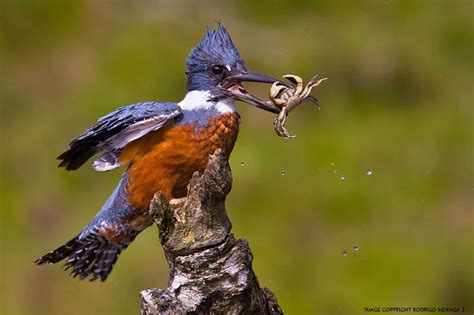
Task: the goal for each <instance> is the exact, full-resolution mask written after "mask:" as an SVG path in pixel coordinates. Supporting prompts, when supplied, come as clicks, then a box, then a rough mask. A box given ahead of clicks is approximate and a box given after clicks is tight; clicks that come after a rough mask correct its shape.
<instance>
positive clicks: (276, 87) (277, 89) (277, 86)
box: [270, 82, 286, 105]
mask: <svg viewBox="0 0 474 315" xmlns="http://www.w3.org/2000/svg"><path fill="white" fill-rule="evenodd" d="M284 89H286V87H285V86H284V85H282V84H281V83H280V82H275V83H273V84H272V87H271V88H270V98H271V99H272V102H273V103H275V104H276V105H283V104H285V103H286V101H285V100H282V99H278V98H277V97H278V95H279V94H280V93H281V91H283V90H284Z"/></svg>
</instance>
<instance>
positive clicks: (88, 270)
mask: <svg viewBox="0 0 474 315" xmlns="http://www.w3.org/2000/svg"><path fill="white" fill-rule="evenodd" d="M127 246H128V243H127V244H123V243H122V244H114V243H111V242H109V241H107V240H105V239H104V238H102V237H100V236H98V235H97V234H93V233H91V234H88V235H87V236H85V237H84V238H80V237H79V236H76V237H75V238H73V239H72V240H70V241H69V242H67V243H66V244H64V245H63V246H61V247H59V248H57V249H55V250H53V251H52V252H50V253H48V254H46V255H44V256H42V257H40V258H38V259H37V260H36V261H35V264H37V265H44V264H55V263H57V262H60V261H61V260H63V259H65V258H68V259H67V260H66V264H65V265H64V267H65V269H66V270H68V269H71V275H72V276H73V277H77V276H79V278H80V279H85V278H87V277H90V280H91V281H93V280H96V279H98V278H100V280H101V281H105V279H107V276H108V275H109V273H110V272H111V271H112V268H113V266H114V264H115V262H116V261H117V258H118V256H119V255H120V253H121V252H122V251H123V250H124V249H125V248H127Z"/></svg>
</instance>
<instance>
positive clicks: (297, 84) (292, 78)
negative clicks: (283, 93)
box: [283, 74, 303, 95]
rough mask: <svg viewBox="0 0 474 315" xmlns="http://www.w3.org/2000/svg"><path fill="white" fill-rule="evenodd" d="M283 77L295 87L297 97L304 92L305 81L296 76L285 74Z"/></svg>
mask: <svg viewBox="0 0 474 315" xmlns="http://www.w3.org/2000/svg"><path fill="white" fill-rule="evenodd" d="M283 77H284V78H285V79H287V80H288V81H290V82H291V83H293V84H294V85H295V88H296V91H295V95H300V94H301V92H302V91H303V79H302V78H301V77H299V76H297V75H294V74H285V75H284V76H283Z"/></svg>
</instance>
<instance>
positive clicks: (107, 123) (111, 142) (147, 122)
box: [58, 102, 181, 171]
mask: <svg viewBox="0 0 474 315" xmlns="http://www.w3.org/2000/svg"><path fill="white" fill-rule="evenodd" d="M179 115H181V108H180V107H179V106H178V105H177V104H175V103H156V102H146V103H138V104H133V105H129V106H124V107H121V108H119V109H117V110H115V111H113V112H111V113H110V114H108V115H106V116H104V117H102V118H99V120H98V122H97V124H95V125H93V126H91V127H90V128H89V129H87V130H86V131H85V132H84V133H83V134H81V135H80V136H79V137H77V138H76V139H74V140H73V141H72V142H71V143H70V144H69V148H70V149H69V150H67V151H66V152H64V153H63V154H61V155H60V156H58V159H59V160H61V162H60V163H59V167H64V168H66V169H67V170H75V169H78V168H79V167H80V166H81V165H83V164H84V163H85V162H86V161H87V160H88V159H89V158H91V157H92V156H93V155H95V154H96V153H100V152H102V153H103V155H102V156H101V157H100V158H98V159H97V160H96V161H95V162H94V165H93V166H94V168H95V169H96V170H98V171H107V170H111V169H114V168H116V167H118V166H119V163H118V157H119V156H120V153H121V152H122V149H123V148H124V147H125V146H126V145H127V144H128V143H130V142H132V141H133V140H136V139H138V138H140V137H142V136H144V135H146V134H147V133H149V132H151V131H154V130H158V129H160V128H162V127H163V126H164V125H165V124H166V123H167V122H169V121H172V120H174V118H175V117H177V116H179Z"/></svg>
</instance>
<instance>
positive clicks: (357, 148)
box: [0, 0, 474, 315]
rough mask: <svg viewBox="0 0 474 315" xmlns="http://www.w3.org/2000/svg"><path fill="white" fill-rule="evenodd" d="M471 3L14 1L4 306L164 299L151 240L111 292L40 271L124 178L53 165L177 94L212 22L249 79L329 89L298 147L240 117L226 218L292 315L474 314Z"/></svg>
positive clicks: (262, 120) (8, 31)
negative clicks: (124, 113) (101, 127)
mask: <svg viewBox="0 0 474 315" xmlns="http://www.w3.org/2000/svg"><path fill="white" fill-rule="evenodd" d="M473 9H474V2H473V1H447V0H446V1H440V0H439V1H436V0H434V1H391V0H390V1H365V2H356V1H349V0H347V1H343V0H340V1H317V2H316V1H299V2H296V1H251V0H248V1H189V2H188V1H168V2H164V1H151V0H149V1H136V2H134V1H130V2H124V1H105V0H104V1H84V2H78V1H66V2H61V1H18V2H16V1H13V0H3V1H2V2H1V3H0V68H1V76H0V82H1V83H0V106H1V140H2V146H1V151H2V154H1V165H0V166H1V218H0V219H1V220H0V222H1V223H0V224H1V231H0V233H1V235H0V240H1V257H0V258H1V259H0V264H1V265H0V271H1V285H2V287H1V293H0V313H1V314H15V315H16V314H19V315H21V314H66V313H67V314H137V313H138V312H139V298H138V292H139V291H140V290H142V289H147V288H153V287H161V288H165V287H166V284H167V278H168V275H167V264H166V261H165V259H164V257H163V253H162V249H161V247H160V245H159V243H158V241H157V232H156V228H155V227H153V228H150V229H149V230H147V231H146V232H144V233H143V234H142V235H141V236H140V237H139V238H138V239H137V240H136V241H135V243H134V244H133V246H131V247H130V248H129V249H128V250H127V251H126V252H125V253H124V254H122V256H121V257H120V260H119V261H118V263H117V265H116V266H115V269H114V271H113V273H112V274H111V277H109V279H108V280H107V281H106V282H105V283H99V282H97V283H89V282H81V281H79V280H77V279H72V278H70V277H69V276H68V275H67V274H66V273H65V272H63V271H62V270H61V268H60V266H48V267H37V266H35V265H33V260H34V259H35V258H37V257H38V256H39V255H41V254H44V253H45V252H47V251H49V250H51V249H53V248H55V247H56V246H58V245H61V244H62V243H63V242H65V241H67V240H68V239H69V238H70V237H72V236H74V235H75V234H76V233H77V232H78V231H80V230H81V229H82V228H83V227H84V226H85V225H86V224H87V223H88V221H89V220H90V219H91V218H92V217H93V216H94V215H95V213H96V211H97V210H98V209H99V208H100V207H101V205H102V203H103V202H104V201H105V199H106V198H107V197H108V195H109V193H111V192H112V190H113V188H114V187H115V184H116V183H117V181H118V179H119V177H120V175H121V174H120V173H121V171H114V172H109V173H96V172H94V171H93V170H92V169H91V167H90V166H89V165H86V166H85V167H84V168H82V169H80V170H79V171H77V172H65V171H64V170H62V169H57V168H56V164H57V161H56V160H55V158H56V156H57V155H58V154H59V153H61V152H62V151H64V150H65V149H66V148H67V143H68V142H69V141H70V140H71V139H73V138H74V137H75V136H77V135H78V134H79V133H81V132H82V131H83V130H84V129H85V128H86V127H88V126H89V125H91V124H92V123H94V122H95V120H96V119H97V118H98V117H99V116H101V115H104V114H106V113H107V112H109V111H111V110H113V109H115V108H116V107H119V106H122V105H126V104H131V103H135V102H139V101H150V100H160V101H165V100H167V101H176V102H177V101H179V100H181V99H182V97H183V96H184V90H185V82H186V81H185V76H184V61H185V58H186V56H187V54H188V52H189V50H190V49H191V48H192V47H193V46H194V45H195V44H197V42H198V41H199V40H200V38H201V37H202V35H203V32H204V29H205V27H206V26H211V27H215V25H216V24H215V22H214V20H219V21H221V22H222V23H223V24H224V25H225V26H226V27H227V29H228V30H229V32H230V33H231V35H232V37H233V40H234V42H235V44H236V45H237V47H238V48H239V50H240V53H241V55H242V57H243V58H244V60H245V61H246V63H247V66H248V67H249V68H252V69H254V70H256V71H259V72H263V73H266V74H269V75H273V76H280V75H283V74H286V73H295V74H299V75H301V76H302V77H303V78H306V79H308V78H309V77H310V76H311V75H313V74H320V75H323V76H327V77H329V80H328V81H326V82H324V84H322V85H321V86H320V87H318V88H316V91H315V95H317V97H318V98H319V100H320V103H321V110H317V108H316V107H315V106H314V105H311V104H308V105H305V106H301V107H300V108H298V109H297V110H295V111H294V112H293V113H292V114H291V115H290V118H289V120H288V123H287V126H288V128H289V130H290V132H292V133H294V134H296V135H297V137H296V138H295V139H292V140H290V141H287V140H284V139H282V138H279V137H277V136H276V135H275V134H274V132H273V128H272V120H273V118H274V116H273V115H271V114H268V113H265V112H263V111H259V110H257V109H255V108H251V107H250V106H247V105H246V104H238V107H239V109H240V112H241V115H242V124H241V132H240V135H239V140H238V143H237V145H236V148H235V150H234V152H233V155H232V157H231V165H232V169H233V174H234V185H233V190H232V192H231V194H230V195H229V197H228V201H227V208H228V212H229V215H230V217H231V219H232V222H233V226H234V232H235V234H236V235H237V236H238V237H241V238H246V239H248V240H249V242H250V245H251V248H252V251H253V253H254V256H255V260H254V269H255V271H256V273H257V275H258V278H259V280H260V283H261V285H262V286H268V287H269V288H271V289H272V290H273V292H275V293H276V295H277V297H278V300H279V302H280V304H281V306H282V307H283V309H284V310H285V311H286V312H287V313H288V314H361V313H363V307H365V306H372V307H377V306H379V307H382V306H425V307H426V306H458V307H462V306H464V307H465V308H466V310H469V312H470V313H472V311H473V305H474V302H473V299H474V298H473V292H474V280H473V279H474V267H473V265H474V263H473V250H474V245H473V237H474V233H473V226H474V225H473V223H474V222H473V212H472V204H473V198H472V195H473V190H474V183H473V150H472V149H473V127H472V122H473V115H472V114H473V112H472V105H473V90H472V88H473V79H472V78H473V68H474V67H473V66H474V62H473V56H474V49H473V43H474V31H473V29H474V26H473ZM247 87H248V88H249V89H250V90H252V91H253V92H254V93H256V94H258V95H260V96H261V97H264V96H265V95H266V93H267V91H268V90H267V89H268V86H261V85H260V86H258V85H252V86H250V85H248V86H247ZM242 162H243V165H241V164H242ZM369 169H370V170H372V174H371V175H367V171H368V170H369ZM282 171H284V172H285V173H286V175H285V176H282V175H281V172H282ZM343 178H344V179H343ZM354 246H358V247H359V250H357V251H356V250H354V248H353V247H354ZM343 251H346V252H347V255H343Z"/></svg>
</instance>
